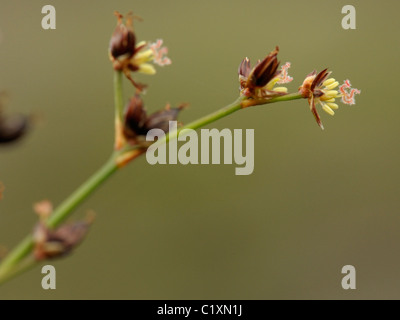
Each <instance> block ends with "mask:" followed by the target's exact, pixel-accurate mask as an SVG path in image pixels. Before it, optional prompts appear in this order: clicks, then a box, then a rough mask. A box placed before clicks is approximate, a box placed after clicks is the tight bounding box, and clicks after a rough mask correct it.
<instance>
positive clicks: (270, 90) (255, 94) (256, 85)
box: [238, 47, 293, 100]
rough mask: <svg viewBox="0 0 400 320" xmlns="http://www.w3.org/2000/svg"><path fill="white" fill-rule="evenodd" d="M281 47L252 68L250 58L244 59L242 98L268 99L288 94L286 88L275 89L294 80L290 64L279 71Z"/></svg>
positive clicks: (241, 67)
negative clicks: (278, 58) (290, 72)
mask: <svg viewBox="0 0 400 320" xmlns="http://www.w3.org/2000/svg"><path fill="white" fill-rule="evenodd" d="M278 52H279V47H276V48H275V50H274V51H272V52H271V53H270V54H268V55H267V56H266V57H265V58H264V59H263V60H262V61H260V60H258V61H257V63H256V65H255V66H254V67H253V68H251V65H250V60H249V58H247V57H246V58H245V59H243V61H242V63H241V64H240V66H239V69H238V73H239V84H240V87H239V90H240V94H241V95H242V96H245V97H247V98H249V99H253V100H257V99H268V98H273V97H276V96H281V95H285V94H287V91H288V90H287V88H286V87H275V85H276V84H277V83H278V84H284V83H289V82H291V81H292V80H293V78H292V77H290V76H289V75H288V71H287V70H288V68H289V67H290V62H287V63H286V64H285V65H283V66H282V67H281V69H279V70H278V66H279V62H278V60H277V56H278Z"/></svg>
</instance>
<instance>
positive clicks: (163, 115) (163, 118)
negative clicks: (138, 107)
mask: <svg viewBox="0 0 400 320" xmlns="http://www.w3.org/2000/svg"><path fill="white" fill-rule="evenodd" d="M184 107H185V105H181V106H179V107H178V108H170V107H169V105H167V107H166V108H165V109H164V110H160V111H157V112H154V113H153V114H152V115H151V116H149V117H148V118H147V121H146V122H145V124H144V126H145V128H146V130H148V131H149V130H151V129H161V130H163V131H164V132H165V133H168V131H169V121H176V119H177V118H178V114H179V112H180V111H181V110H182V109H183V108H184Z"/></svg>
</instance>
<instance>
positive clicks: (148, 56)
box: [133, 49, 154, 65]
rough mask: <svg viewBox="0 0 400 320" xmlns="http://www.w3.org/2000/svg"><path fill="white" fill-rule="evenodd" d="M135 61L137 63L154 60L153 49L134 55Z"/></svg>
mask: <svg viewBox="0 0 400 320" xmlns="http://www.w3.org/2000/svg"><path fill="white" fill-rule="evenodd" d="M133 59H134V63H135V64H136V65H138V64H142V63H145V62H149V61H152V60H153V59H154V56H153V51H152V50H151V49H148V50H145V51H142V52H139V53H137V54H136V55H135V56H134V58H133Z"/></svg>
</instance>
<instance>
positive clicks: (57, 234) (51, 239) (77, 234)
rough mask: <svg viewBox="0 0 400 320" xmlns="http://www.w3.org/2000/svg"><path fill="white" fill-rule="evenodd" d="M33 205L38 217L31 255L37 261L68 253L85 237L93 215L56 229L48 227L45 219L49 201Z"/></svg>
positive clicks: (49, 208) (47, 214)
mask: <svg viewBox="0 0 400 320" xmlns="http://www.w3.org/2000/svg"><path fill="white" fill-rule="evenodd" d="M34 207H35V210H37V212H36V213H37V214H38V215H39V219H40V221H39V222H38V223H37V225H36V226H35V229H34V231H33V240H34V249H33V255H34V257H35V259H36V260H38V261H40V260H46V259H53V258H59V257H62V256H65V255H67V254H69V253H70V252H71V251H72V250H73V249H74V248H75V247H76V246H77V245H79V244H80V243H81V242H82V240H83V239H84V238H85V236H86V234H87V232H88V230H89V227H90V225H91V223H92V222H93V216H91V215H89V216H88V217H87V218H86V220H85V221H78V222H73V223H65V224H63V225H61V226H60V227H58V228H57V229H54V230H53V229H49V228H48V227H47V226H46V220H47V218H48V217H49V214H50V213H51V210H52V206H51V203H50V202H49V201H47V200H46V201H42V202H39V203H37V204H36V205H35V206H34ZM49 210H50V211H49Z"/></svg>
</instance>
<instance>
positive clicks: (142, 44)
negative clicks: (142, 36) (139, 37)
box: [136, 41, 146, 48]
mask: <svg viewBox="0 0 400 320" xmlns="http://www.w3.org/2000/svg"><path fill="white" fill-rule="evenodd" d="M145 44H146V41H140V42H139V43H138V44H137V45H136V48H139V47H141V46H144V45H145Z"/></svg>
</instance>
